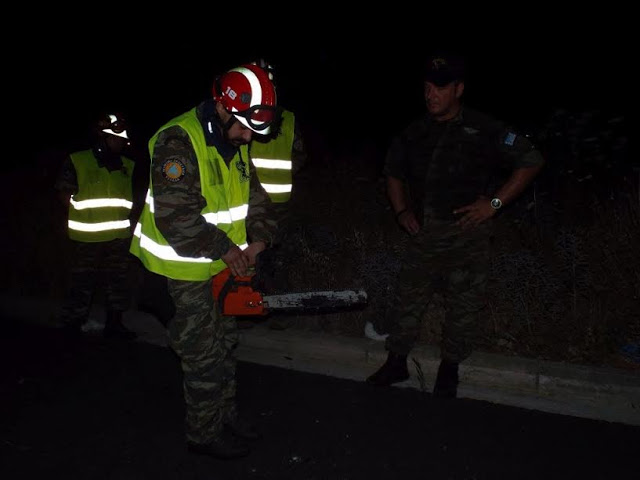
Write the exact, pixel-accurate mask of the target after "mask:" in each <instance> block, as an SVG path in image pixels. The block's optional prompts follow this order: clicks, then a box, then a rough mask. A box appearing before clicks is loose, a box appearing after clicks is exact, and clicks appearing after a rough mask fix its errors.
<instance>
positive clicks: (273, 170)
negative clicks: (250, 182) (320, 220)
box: [249, 59, 307, 330]
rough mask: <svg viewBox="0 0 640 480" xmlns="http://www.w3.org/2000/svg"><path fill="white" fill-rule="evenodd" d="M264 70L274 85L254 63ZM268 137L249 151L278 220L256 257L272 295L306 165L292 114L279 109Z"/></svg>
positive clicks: (282, 281)
mask: <svg viewBox="0 0 640 480" xmlns="http://www.w3.org/2000/svg"><path fill="white" fill-rule="evenodd" d="M254 64H256V65H258V66H259V67H261V68H262V69H264V70H265V71H266V72H267V73H268V75H269V78H270V79H271V81H272V82H273V83H274V85H275V78H274V73H275V71H274V68H273V66H272V64H270V63H269V62H267V61H266V60H265V59H259V60H258V61H256V62H254ZM278 114H279V115H278V116H277V117H276V119H275V121H274V124H273V125H272V127H271V131H270V133H269V134H268V135H261V134H257V135H254V136H253V140H252V141H251V144H250V147H249V155H250V156H251V162H252V163H253V165H254V166H255V168H256V173H257V175H258V178H259V179H260V183H261V185H262V187H263V188H264V189H265V191H266V192H267V194H268V195H269V198H270V199H271V201H272V202H273V204H274V209H275V212H276V215H277V219H278V232H279V233H278V236H277V237H276V239H275V242H274V243H275V248H272V249H270V250H269V251H267V252H265V253H264V254H262V255H260V258H259V262H260V267H261V268H260V280H261V281H262V286H263V288H264V289H265V290H267V291H269V290H271V291H276V290H278V288H284V287H286V269H285V265H284V258H283V255H282V254H281V252H280V251H279V249H278V246H279V245H282V244H283V243H284V242H286V237H287V233H288V232H289V228H290V226H291V197H292V195H293V194H294V192H295V179H296V178H297V176H298V174H299V173H300V171H301V170H302V169H303V167H304V166H305V165H306V163H307V151H306V149H305V143H304V139H303V135H302V131H301V128H300V125H299V123H298V122H297V121H296V117H295V114H294V113H293V112H292V111H290V110H287V109H285V108H283V107H281V106H280V107H279V108H278ZM291 323H292V319H291V318H290V317H275V318H272V319H270V320H269V327H270V328H272V329H275V330H284V329H286V328H288V327H290V326H291Z"/></svg>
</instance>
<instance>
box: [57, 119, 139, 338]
mask: <svg viewBox="0 0 640 480" xmlns="http://www.w3.org/2000/svg"><path fill="white" fill-rule="evenodd" d="M92 133H93V135H94V142H93V146H92V147H91V148H89V149H87V150H82V151H78V152H74V153H72V154H71V155H70V156H69V157H68V158H67V159H66V161H65V162H64V164H63V166H62V169H61V171H60V174H59V176H58V179H57V181H56V184H55V188H56V190H57V191H58V192H59V197H60V199H61V200H62V201H63V202H64V204H65V205H68V212H69V217H68V236H69V239H70V240H71V241H72V245H73V252H72V255H71V257H70V262H71V265H70V268H71V278H70V285H69V289H68V290H67V292H66V295H65V299H64V303H63V305H62V310H61V312H60V317H59V322H60V323H61V325H60V326H62V327H63V329H64V330H65V331H66V332H67V333H70V334H72V335H74V336H75V335H79V334H80V333H81V332H82V325H83V324H85V323H86V322H87V320H88V317H89V311H90V308H91V303H92V298H93V295H94V293H95V292H96V287H97V286H98V284H99V283H104V284H105V303H106V305H105V307H106V315H107V316H106V321H105V325H104V330H103V334H104V336H105V337H112V338H121V339H134V338H135V337H136V334H135V332H132V331H130V330H128V329H127V328H126V327H125V326H124V325H123V323H122V315H123V312H124V311H125V310H127V309H128V308H129V306H130V299H131V288H130V285H129V267H130V265H131V260H132V257H131V256H130V254H129V243H130V241H131V232H132V228H131V227H132V225H131V221H130V215H131V208H132V174H133V169H134V165H135V164H134V162H133V160H131V159H130V158H128V157H126V156H124V155H122V152H123V151H124V149H125V147H127V146H128V145H129V136H128V134H127V130H126V124H125V120H124V119H123V118H122V116H120V115H118V114H106V115H101V116H100V118H99V119H98V120H97V122H96V123H95V124H94V126H93V132H92ZM101 280H102V281H103V282H100V281H101Z"/></svg>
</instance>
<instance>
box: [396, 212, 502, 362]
mask: <svg viewBox="0 0 640 480" xmlns="http://www.w3.org/2000/svg"><path fill="white" fill-rule="evenodd" d="M489 236H490V230H489V227H488V226H485V225H481V226H480V227H478V228H476V229H475V230H472V231H465V232H463V231H461V230H460V228H459V227H455V226H453V225H451V224H444V223H438V222H431V223H429V224H427V225H426V226H425V227H423V228H422V230H421V231H420V233H418V234H417V235H416V236H415V237H412V239H411V241H410V242H409V245H408V246H407V249H406V251H405V253H404V258H403V263H402V268H401V271H400V274H399V277H398V283H397V288H396V293H395V298H394V300H393V301H394V303H393V307H392V309H391V315H392V320H393V321H392V325H393V326H392V330H391V332H390V335H389V337H387V340H386V348H387V350H390V351H392V352H394V353H398V354H403V355H406V354H408V353H409V351H410V350H411V349H412V348H413V346H414V345H415V343H416V341H417V339H418V336H419V333H420V327H421V325H422V322H423V321H424V318H425V315H426V313H427V309H428V307H429V303H430V302H431V299H432V297H433V294H434V293H436V292H438V293H441V294H442V296H443V298H444V302H445V317H444V322H443V324H442V338H441V343H440V351H441V357H442V358H443V359H446V360H449V361H451V362H461V361H462V360H464V359H465V358H467V357H468V356H469V355H471V352H472V350H473V344H474V341H475V338H476V334H477V328H478V317H479V313H480V310H481V309H482V308H483V307H484V305H485V286H486V280H487V276H488V273H489V272H488V269H489V244H490V239H489Z"/></svg>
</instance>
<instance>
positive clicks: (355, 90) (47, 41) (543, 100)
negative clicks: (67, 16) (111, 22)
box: [18, 12, 635, 148]
mask: <svg viewBox="0 0 640 480" xmlns="http://www.w3.org/2000/svg"><path fill="white" fill-rule="evenodd" d="M542 17H544V16H542ZM597 18H598V14H597V13H596V12H594V16H593V21H589V19H587V21H585V18H584V16H583V17H582V18H581V20H580V21H578V20H577V19H575V18H574V19H573V20H572V21H571V22H569V20H567V21H566V23H563V21H560V20H557V19H556V20H557V21H556V24H554V25H551V24H550V23H549V22H548V21H546V20H545V23H541V22H540V21H539V20H536V19H534V18H531V19H530V22H529V23H528V24H526V22H525V24H522V25H514V26H511V27H509V28H508V29H496V28H493V27H490V26H489V25H479V26H476V28H474V29H473V30H469V29H467V28H466V27H465V28H461V27H454V24H452V25H451V30H452V31H450V32H448V34H447V35H443V34H442V28H443V27H440V30H439V31H436V30H435V29H434V28H432V27H430V26H429V22H428V21H426V20H425V21H423V22H422V23H421V24H416V25H413V26H409V25H402V28H401V26H400V25H399V24H397V23H394V24H393V25H394V26H393V27H389V25H390V24H391V23H379V24H376V23H375V22H374V21H371V22H370V23H368V24H367V25H366V26H365V27H363V26H362V23H360V24H358V25H355V26H354V24H353V23H352V24H348V23H347V22H345V23H344V24H342V25H337V24H323V25H322V27H321V28H320V27H317V26H316V27H314V28H309V29H306V28H304V27H300V26H299V27H298V28H297V29H291V27H290V25H284V24H282V26H281V27H280V31H279V32H276V33H277V35H275V34H274V35H273V37H272V41H266V40H264V39H256V41H253V35H252V29H251V28H250V27H249V26H243V27H240V26H236V27H233V26H230V27H229V28H227V30H226V31H224V32H222V34H220V31H219V30H220V28H218V30H216V29H215V28H212V29H211V30H212V31H213V32H216V34H211V35H210V34H209V33H208V31H207V30H203V29H195V28H191V29H190V28H187V27H185V26H184V25H181V26H180V28H175V26H167V25H158V24H155V25H151V26H150V27H145V28H141V27H140V25H138V24H136V25H135V28H129V30H131V31H130V32H127V28H126V27H124V26H123V27H121V29H122V30H124V33H123V31H120V29H118V30H117V31H116V32H112V33H106V32H105V31H104V27H102V29H101V27H100V26H99V25H94V24H86V25H85V24H83V23H80V24H79V26H76V27H75V30H74V29H70V28H69V27H68V26H66V25H59V24H58V25H54V26H49V27H47V29H46V30H44V31H43V33H42V35H41V37H42V38H41V40H43V41H41V42H39V43H37V44H34V46H33V47H31V49H30V50H27V53H28V54H27V55H24V56H23V57H22V59H25V58H26V59H27V61H26V65H25V64H24V62H23V64H22V67H21V71H22V73H23V74H24V81H23V82H21V83H22V84H21V85H19V86H18V88H24V87H25V86H27V87H28V89H29V90H28V92H29V93H28V95H29V97H30V98H29V101H28V102H27V106H26V108H25V109H24V112H26V113H27V115H32V114H33V112H45V113H44V118H48V119H49V120H50V121H51V122H52V123H53V124H54V125H63V126H64V127H65V128H62V129H60V128H52V129H46V130H45V131H41V132H40V134H39V135H38V136H37V140H36V141H35V143H34V146H39V147H40V148H48V147H50V146H55V147H60V148H65V146H66V145H68V144H69V143H73V142H77V141H79V139H80V138H81V137H82V135H83V134H84V132H85V131H86V122H87V121H88V119H90V118H92V117H93V115H94V114H95V113H96V112H98V111H101V110H104V109H119V110H121V111H123V112H125V113H126V114H127V116H128V117H129V120H130V122H131V125H132V128H133V127H135V128H136V130H137V132H136V131H134V132H132V133H133V134H134V135H135V134H136V133H137V134H138V136H139V137H140V138H141V139H144V141H145V142H146V138H147V137H148V136H149V135H150V134H152V133H153V131H154V130H155V128H157V127H158V126H160V125H161V124H162V123H164V122H165V121H167V120H168V119H169V118H171V117H172V116H174V115H176V114H179V113H182V112H183V111H185V110H187V109H189V108H191V107H192V106H194V105H195V104H197V103H198V102H199V101H201V100H202V99H204V98H206V97H207V96H208V95H209V94H210V87H211V83H212V80H213V77H214V76H215V75H216V74H218V73H221V72H222V71H224V70H226V69H227V68H230V67H232V66H235V65H236V64H238V63H241V62H243V61H245V60H249V59H252V58H256V57H258V56H264V57H266V58H268V59H269V60H270V61H271V62H272V63H273V64H274V65H275V66H276V68H277V75H278V83H279V89H278V92H279V98H280V100H281V101H282V103H283V104H284V105H285V106H287V107H289V108H291V109H293V110H295V111H296V112H297V113H298V115H299V117H300V118H302V119H303V120H304V121H305V122H306V123H309V124H312V125H314V127H317V128H321V129H323V130H325V131H333V132H338V134H339V135H344V136H346V137H348V138H354V139H355V140H356V141H357V139H358V138H359V137H361V136H364V137H367V136H369V137H375V136H377V135H379V134H380V132H383V133H384V135H389V134H390V132H392V131H394V130H396V129H398V128H400V127H402V126H404V125H405V124H406V123H408V121H409V120H410V119H411V118H412V117H413V116H415V115H416V114H417V113H419V112H421V111H422V107H423V104H422V92H421V88H422V87H421V81H420V69H421V66H422V62H423V61H424V59H425V57H426V55H427V53H428V52H429V51H430V50H431V49H442V48H449V49H452V50H455V51H457V52H459V53H462V54H463V55H465V56H466V58H467V63H468V70H469V73H468V78H467V83H466V94H465V95H466V100H467V102H468V104H469V105H472V106H475V107H477V108H479V109H482V110H485V111H487V112H489V113H493V114H494V115H496V116H499V117H500V118H503V119H504V120H507V121H511V122H514V123H516V124H522V125H527V124H529V123H532V122H536V121H539V119H540V118H544V117H545V116H546V115H548V113H549V112H550V110H551V108H552V107H557V106H565V107H569V108H577V109H584V108H592V107H599V108H607V109H611V110H623V109H626V108H628V106H627V103H628V101H627V100H626V98H627V96H628V95H629V91H630V90H631V89H632V88H633V87H634V86H635V85H633V84H631V85H629V84H630V83H631V79H630V76H629V72H630V68H631V65H630V62H629V61H628V51H629V50H630V49H631V43H630V41H631V33H630V32H631V31H630V30H626V29H625V28H624V27H623V26H622V25H620V24H619V21H620V20H622V21H624V18H625V15H624V14H620V15H619V16H618V17H617V18H618V20H617V21H618V23H617V24H616V25H613V23H612V22H613V21H614V19H615V18H616V17H615V16H609V18H606V17H604V18H601V19H600V20H604V22H603V21H600V22H599V23H597V24H596V23H594V22H595V20H596V19H597ZM525 20H526V18H525ZM448 21H449V22H454V20H451V19H448ZM218 23H219V22H218ZM441 23H442V22H441ZM131 25H132V24H127V26H128V27H131ZM216 25H218V24H216ZM345 26H348V27H350V28H344V27H345ZM616 26H617V28H616ZM218 27H220V25H218ZM355 27H358V28H360V30H358V28H355ZM612 28H613V30H612ZM276 30H277V28H276ZM607 30H608V32H607V33H605V32H606V31H607ZM454 31H456V33H455V35H454V34H452V33H453V32H454ZM96 32H99V33H96ZM96 36H99V41H96V40H95V38H96ZM256 38H257V37H256ZM87 39H89V40H87Z"/></svg>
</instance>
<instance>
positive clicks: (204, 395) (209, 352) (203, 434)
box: [168, 279, 238, 443]
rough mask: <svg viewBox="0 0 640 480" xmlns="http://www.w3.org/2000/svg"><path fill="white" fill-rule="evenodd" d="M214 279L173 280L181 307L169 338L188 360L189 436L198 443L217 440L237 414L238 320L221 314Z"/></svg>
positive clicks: (184, 361)
mask: <svg viewBox="0 0 640 480" xmlns="http://www.w3.org/2000/svg"><path fill="white" fill-rule="evenodd" d="M211 283H212V282H211V280H207V281H204V282H188V281H181V280H173V279H169V281H168V286H169V294H170V295H171V297H172V299H173V302H174V304H175V307H176V313H175V315H174V316H173V318H172V319H171V321H170V322H169V341H170V345H171V348H172V349H173V350H174V351H175V352H176V354H177V355H178V357H179V358H180V361H181V364H182V372H183V389H184V400H185V407H186V418H185V428H186V437H187V440H188V441H192V442H196V443H207V442H209V441H211V440H212V439H213V438H215V437H216V436H218V435H219V434H220V432H221V430H222V427H223V425H224V423H225V422H229V421H231V420H233V419H235V417H236V416H237V406H236V358H235V354H234V353H235V352H234V351H235V348H236V347H237V345H238V330H237V325H236V319H235V317H225V316H222V315H221V314H220V312H219V310H218V306H217V305H216V304H215V302H214V299H213V293H212V290H211Z"/></svg>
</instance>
